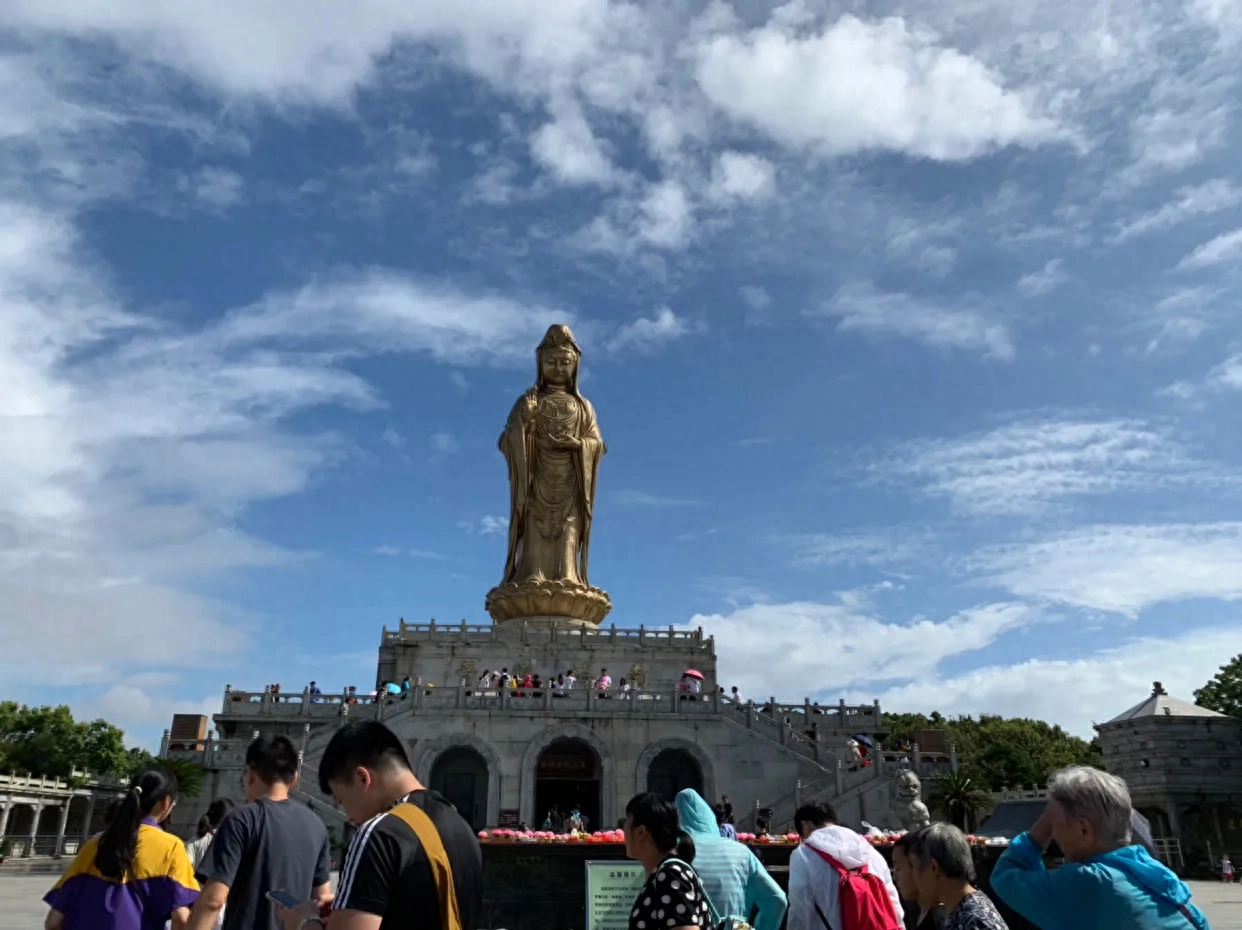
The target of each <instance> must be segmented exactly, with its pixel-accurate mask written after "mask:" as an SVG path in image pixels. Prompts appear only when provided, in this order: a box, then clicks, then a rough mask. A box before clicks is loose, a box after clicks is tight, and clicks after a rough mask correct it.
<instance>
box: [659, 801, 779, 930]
mask: <svg viewBox="0 0 1242 930" xmlns="http://www.w3.org/2000/svg"><path fill="white" fill-rule="evenodd" d="M673 803H674V804H675V805H676V807H677V815H678V816H679V817H680V818H681V828H682V829H683V830H685V831H686V832H687V833H689V834H690V836H691V838H692V839H693V840H694V871H696V872H697V873H698V874H699V881H701V882H702V883H703V890H704V891H706V892H707V897H708V898H709V899H710V900H711V903H712V907H713V908H714V909H715V912H716V915H717V916H718V917H719V918H721V919H722V920H723V919H724V918H728V917H733V918H736V919H739V920H746V919H748V918H749V916H750V913H751V910H752V909H753V908H758V910H759V913H758V916H757V917H756V918H755V920H754V922H753V924H752V926H754V928H755V930H780V925H781V918H783V917H784V916H785V892H783V891H781V889H780V886H779V885H777V884H776V882H775V881H774V880H773V878H772V876H771V875H769V874H768V870H767V869H765V868H764V867H763V863H761V862H760V861H759V860H758V858H756V857H755V854H754V853H753V852H751V851H750V849H749V848H748V847H746V846H745V845H743V844H742V843H738V842H735V841H734V840H727V839H725V838H724V837H722V836H721V835H720V829H719V827H718V826H717V825H716V815H715V814H714V813H713V812H712V808H711V806H710V805H709V804H708V803H707V802H706V801H705V800H703V798H702V796H701V795H700V794H699V793H698V792H697V791H695V790H694V789H693V788H687V789H685V790H684V791H680V792H678V794H677V797H676V799H675V800H674V802H673Z"/></svg>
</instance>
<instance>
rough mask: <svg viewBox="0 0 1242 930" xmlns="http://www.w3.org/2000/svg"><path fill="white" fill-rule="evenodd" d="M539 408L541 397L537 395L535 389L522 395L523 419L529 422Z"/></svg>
mask: <svg viewBox="0 0 1242 930" xmlns="http://www.w3.org/2000/svg"><path fill="white" fill-rule="evenodd" d="M538 409H539V398H538V397H536V396H535V392H534V391H527V392H526V393H525V394H523V395H522V407H521V410H522V420H523V422H526V423H529V422H530V421H531V420H533V419H534V417H535V411H536V410H538Z"/></svg>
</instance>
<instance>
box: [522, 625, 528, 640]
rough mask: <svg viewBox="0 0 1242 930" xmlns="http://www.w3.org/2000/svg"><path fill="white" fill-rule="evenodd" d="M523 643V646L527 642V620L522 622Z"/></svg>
mask: <svg viewBox="0 0 1242 930" xmlns="http://www.w3.org/2000/svg"><path fill="white" fill-rule="evenodd" d="M522 642H523V644H525V643H526V642H527V623H526V621H525V620H523V621H522Z"/></svg>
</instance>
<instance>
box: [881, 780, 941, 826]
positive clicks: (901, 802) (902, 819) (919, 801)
mask: <svg viewBox="0 0 1242 930" xmlns="http://www.w3.org/2000/svg"><path fill="white" fill-rule="evenodd" d="M892 789H893V793H892V800H891V801H890V803H889V808H888V811H889V815H890V819H891V820H894V821H896V822H897V823H898V824H900V825H901V829H903V830H906V831H907V832H909V831H912V830H917V829H919V828H920V827H925V826H927V825H928V824H929V823H931V814H930V813H929V812H928V810H927V805H926V804H924V803H923V783H922V782H920V781H919V777H918V776H917V775H915V774H914V772H912V771H910V770H909V769H902V770H901V771H900V772H898V773H897V774H896V775H894V776H893V782H892Z"/></svg>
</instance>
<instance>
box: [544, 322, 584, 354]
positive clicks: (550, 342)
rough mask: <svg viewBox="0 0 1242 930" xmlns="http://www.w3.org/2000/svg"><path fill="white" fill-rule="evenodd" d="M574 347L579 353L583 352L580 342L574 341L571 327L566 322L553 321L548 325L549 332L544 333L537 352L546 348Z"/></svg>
mask: <svg viewBox="0 0 1242 930" xmlns="http://www.w3.org/2000/svg"><path fill="white" fill-rule="evenodd" d="M565 348H568V349H573V350H574V352H575V353H576V354H578V355H581V354H582V350H581V349H580V348H578V343H576V342H574V334H573V333H572V332H570V330H569V327H568V326H566V325H565V324H564V323H553V324H552V325H551V326H549V327H548V331H547V333H545V334H544V337H543V342H541V343H539V348H538V349H536V350H535V351H536V352H542V351H543V350H544V349H565Z"/></svg>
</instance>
